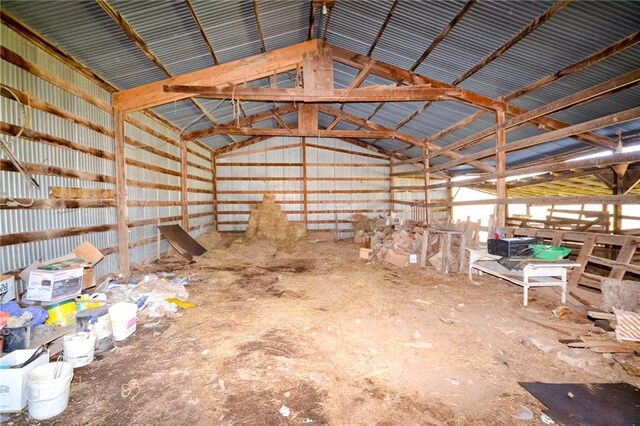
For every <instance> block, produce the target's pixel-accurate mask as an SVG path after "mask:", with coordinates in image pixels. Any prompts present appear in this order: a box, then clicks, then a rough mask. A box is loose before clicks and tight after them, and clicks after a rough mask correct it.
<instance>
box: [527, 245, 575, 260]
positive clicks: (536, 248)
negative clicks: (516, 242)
mask: <svg viewBox="0 0 640 426" xmlns="http://www.w3.org/2000/svg"><path fill="white" fill-rule="evenodd" d="M529 248H531V249H533V255H534V256H535V257H537V258H538V259H549V260H558V259H562V258H564V257H567V256H568V255H569V253H571V249H570V248H566V247H560V246H547V245H545V244H531V245H530V246H529Z"/></svg>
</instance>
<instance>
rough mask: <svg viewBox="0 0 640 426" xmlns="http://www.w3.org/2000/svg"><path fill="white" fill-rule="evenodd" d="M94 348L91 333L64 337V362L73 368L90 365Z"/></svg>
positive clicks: (93, 339) (94, 341) (94, 339)
mask: <svg viewBox="0 0 640 426" xmlns="http://www.w3.org/2000/svg"><path fill="white" fill-rule="evenodd" d="M95 346H96V338H95V336H94V335H92V334H91V333H87V332H84V331H80V332H78V333H73V334H68V335H66V336H64V340H63V342H62V347H63V350H64V362H68V363H69V364H71V366H72V367H73V368H79V367H84V366H85V365H88V364H91V361H93V352H94V349H95Z"/></svg>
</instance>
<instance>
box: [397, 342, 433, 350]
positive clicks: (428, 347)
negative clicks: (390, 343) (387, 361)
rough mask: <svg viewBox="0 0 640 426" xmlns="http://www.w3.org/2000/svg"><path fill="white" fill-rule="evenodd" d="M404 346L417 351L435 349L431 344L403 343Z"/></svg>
mask: <svg viewBox="0 0 640 426" xmlns="http://www.w3.org/2000/svg"><path fill="white" fill-rule="evenodd" d="M402 346H408V347H411V348H415V349H431V348H433V343H431V342H407V343H403V344H402Z"/></svg>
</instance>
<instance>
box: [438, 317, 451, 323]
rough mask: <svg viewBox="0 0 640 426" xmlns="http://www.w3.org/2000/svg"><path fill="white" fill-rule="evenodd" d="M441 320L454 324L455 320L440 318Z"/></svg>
mask: <svg viewBox="0 0 640 426" xmlns="http://www.w3.org/2000/svg"><path fill="white" fill-rule="evenodd" d="M440 321H442V322H443V323H445V324H453V320H452V319H450V318H440Z"/></svg>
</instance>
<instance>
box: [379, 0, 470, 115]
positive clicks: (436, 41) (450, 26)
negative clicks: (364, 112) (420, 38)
mask: <svg viewBox="0 0 640 426" xmlns="http://www.w3.org/2000/svg"><path fill="white" fill-rule="evenodd" d="M475 3H476V0H469V1H467V2H466V3H465V4H464V6H462V8H461V9H460V10H459V11H458V13H456V16H454V17H453V18H452V19H451V21H449V23H447V25H445V27H444V28H443V29H442V30H441V31H440V33H439V34H438V35H437V36H436V38H434V39H433V40H432V41H431V43H430V44H429V46H427V48H426V49H425V50H424V52H422V54H421V55H420V57H419V58H418V59H417V60H416V62H415V63H414V64H413V65H412V66H411V68H409V71H412V72H413V71H415V70H416V69H417V68H418V67H419V66H420V64H422V63H423V62H424V61H425V59H427V56H429V55H430V54H431V52H433V51H434V50H435V48H436V47H438V45H439V44H440V43H441V42H442V41H443V40H444V39H445V37H447V35H448V34H449V33H450V32H451V31H452V30H453V29H454V28H455V26H456V25H457V24H458V22H460V20H461V19H462V17H463V16H464V15H466V14H467V12H468V11H469V9H471V7H472V6H473V5H474V4H475ZM367 56H371V55H367ZM398 84H400V83H398ZM383 106H384V104H383V103H380V104H378V106H376V108H375V109H374V110H373V112H372V113H371V114H369V117H368V119H369V120H371V119H373V117H375V115H376V114H377V113H378V111H380V110H381V109H382V107H383Z"/></svg>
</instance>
